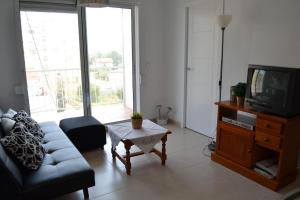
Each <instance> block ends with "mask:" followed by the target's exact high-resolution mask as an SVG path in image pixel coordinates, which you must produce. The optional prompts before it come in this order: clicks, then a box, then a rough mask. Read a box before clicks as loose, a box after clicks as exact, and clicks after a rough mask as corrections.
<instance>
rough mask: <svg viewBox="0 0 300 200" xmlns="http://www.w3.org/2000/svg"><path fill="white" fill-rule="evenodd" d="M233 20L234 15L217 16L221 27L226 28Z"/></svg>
mask: <svg viewBox="0 0 300 200" xmlns="http://www.w3.org/2000/svg"><path fill="white" fill-rule="evenodd" d="M231 20H232V15H219V16H218V17H217V21H218V24H219V26H220V27H221V28H226V27H227V26H228V25H229V24H230V22H231Z"/></svg>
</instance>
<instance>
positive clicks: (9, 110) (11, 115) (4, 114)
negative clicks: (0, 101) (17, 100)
mask: <svg viewBox="0 0 300 200" xmlns="http://www.w3.org/2000/svg"><path fill="white" fill-rule="evenodd" d="M16 114H17V112H16V111H15V110H13V109H11V108H10V109H8V110H7V112H6V113H3V114H2V117H7V118H10V119H12V118H13V117H14V116H15V115H16Z"/></svg>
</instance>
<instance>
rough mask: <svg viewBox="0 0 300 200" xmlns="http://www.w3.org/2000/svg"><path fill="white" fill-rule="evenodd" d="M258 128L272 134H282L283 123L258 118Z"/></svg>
mask: <svg viewBox="0 0 300 200" xmlns="http://www.w3.org/2000/svg"><path fill="white" fill-rule="evenodd" d="M256 130H258V131H262V132H265V133H270V134H272V135H280V134H281V130H282V124H281V123H278V122H272V121H268V120H264V119H257V121H256Z"/></svg>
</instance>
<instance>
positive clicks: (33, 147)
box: [0, 122, 45, 170]
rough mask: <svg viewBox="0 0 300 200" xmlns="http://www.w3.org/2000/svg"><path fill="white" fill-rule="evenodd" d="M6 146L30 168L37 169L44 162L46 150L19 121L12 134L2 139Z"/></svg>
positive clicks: (17, 158)
mask: <svg viewBox="0 0 300 200" xmlns="http://www.w3.org/2000/svg"><path fill="white" fill-rule="evenodd" d="M0 141H1V143H2V145H3V146H4V148H5V149H6V150H7V151H8V152H10V154H11V155H12V156H13V157H14V158H15V159H16V160H18V161H19V163H21V164H22V165H23V166H24V167H26V168H27V169H30V170H37V169H38V168H39V167H40V165H41V164H42V162H43V159H44V156H45V150H44V147H43V146H42V144H41V143H40V142H39V141H38V139H36V137H34V136H33V135H32V134H31V133H30V132H29V131H28V130H27V129H26V127H25V126H24V125H23V124H22V123H20V122H18V123H16V125H15V127H14V128H13V129H12V130H11V131H10V134H9V135H7V136H5V137H3V138H1V139H0Z"/></svg>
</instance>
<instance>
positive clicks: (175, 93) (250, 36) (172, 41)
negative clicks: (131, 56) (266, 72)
mask: <svg viewBox="0 0 300 200" xmlns="http://www.w3.org/2000/svg"><path fill="white" fill-rule="evenodd" d="M200 2H202V0H167V4H168V6H167V12H166V15H167V16H166V24H168V27H167V29H166V30H165V34H166V36H165V39H166V66H167V71H168V79H167V91H168V93H167V99H166V102H167V104H170V105H172V106H174V108H175V110H176V111H175V114H174V116H173V118H174V120H176V121H178V122H181V124H183V110H184V109H183V100H184V97H183V96H184V93H183V91H184V88H183V85H184V79H183V78H184V46H185V32H184V30H185V21H184V17H185V7H187V6H193V5H195V4H199V3H200ZM226 2H227V6H226V13H229V14H232V15H233V21H232V23H231V24H230V25H229V27H228V28H227V29H226V32H225V50H224V51H225V53H224V74H223V99H224V100H225V99H229V88H230V86H231V85H234V84H236V83H237V82H239V81H243V82H245V81H246V76H247V68H248V65H249V64H265V65H278V66H289V67H300V56H299V52H300V40H299V39H298V37H299V35H300V23H297V20H298V19H300V12H299V10H300V1H297V0H285V1H282V0H226ZM219 4H220V5H219V7H220V6H221V1H220V2H219ZM220 8H221V7H220ZM219 10H220V9H219ZM219 34H221V33H219ZM219 42H220V41H219ZM216 81H217V80H216ZM214 96H215V99H216V100H217V95H216V94H215V95H214ZM212 103H213V102H212ZM199 120H201V119H199Z"/></svg>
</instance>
